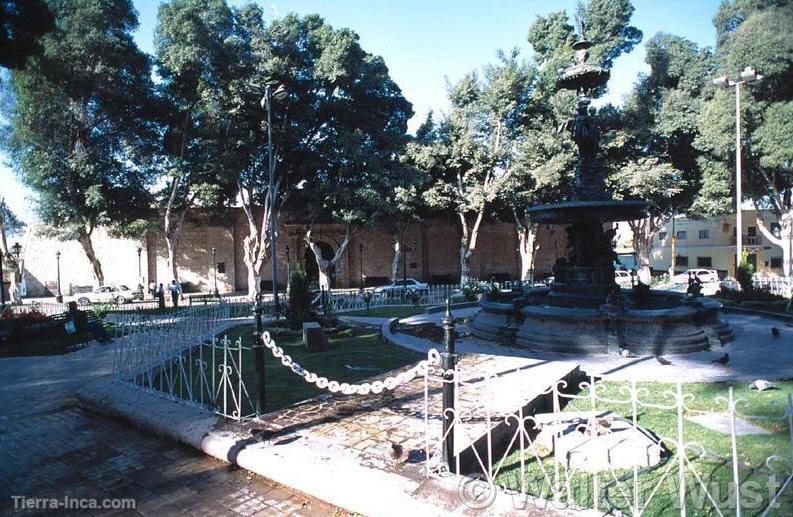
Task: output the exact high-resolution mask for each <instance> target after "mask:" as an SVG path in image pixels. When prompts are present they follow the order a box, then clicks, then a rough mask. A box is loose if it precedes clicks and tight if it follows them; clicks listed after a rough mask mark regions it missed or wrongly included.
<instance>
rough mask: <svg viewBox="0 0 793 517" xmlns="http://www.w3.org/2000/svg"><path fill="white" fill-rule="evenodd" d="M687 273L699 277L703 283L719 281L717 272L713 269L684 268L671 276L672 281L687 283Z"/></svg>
mask: <svg viewBox="0 0 793 517" xmlns="http://www.w3.org/2000/svg"><path fill="white" fill-rule="evenodd" d="M689 273H691V274H692V275H695V276H696V277H697V278H699V280H700V282H702V283H703V284H707V283H708V282H718V281H719V273H718V271H716V270H715V269H686V270H685V271H683V272H682V273H679V274H677V275H675V276H673V277H672V281H673V282H674V283H675V284H687V283H688V274H689Z"/></svg>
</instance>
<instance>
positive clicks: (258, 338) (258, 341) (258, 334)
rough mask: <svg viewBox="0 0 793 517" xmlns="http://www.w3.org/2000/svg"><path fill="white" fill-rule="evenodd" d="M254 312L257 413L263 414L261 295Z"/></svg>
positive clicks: (258, 297) (257, 297) (257, 298)
mask: <svg viewBox="0 0 793 517" xmlns="http://www.w3.org/2000/svg"><path fill="white" fill-rule="evenodd" d="M253 314H254V320H255V322H256V330H254V331H253V350H254V356H255V357H254V359H255V361H256V382H257V396H256V414H257V415H261V414H263V413H264V343H262V331H263V328H262V300H261V297H260V295H257V296H256V303H255V304H254V305H253ZM241 374H242V365H240V375H241Z"/></svg>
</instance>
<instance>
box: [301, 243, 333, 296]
mask: <svg viewBox="0 0 793 517" xmlns="http://www.w3.org/2000/svg"><path fill="white" fill-rule="evenodd" d="M316 244H317V246H319V249H320V251H321V252H322V258H323V259H325V260H331V259H332V258H333V255H335V252H334V251H333V247H332V246H331V245H330V244H328V243H327V242H317V243H316ZM303 258H304V261H303V262H304V267H305V268H306V278H307V279H308V283H309V285H311V286H312V288H317V289H319V266H318V265H317V259H316V257H314V252H313V251H312V250H311V248H309V247H306V252H305V255H304V257H303ZM328 276H329V277H330V278H329V280H330V286H331V287H335V286H336V273H335V271H334V268H332V267H331V268H330V270H329V271H328Z"/></svg>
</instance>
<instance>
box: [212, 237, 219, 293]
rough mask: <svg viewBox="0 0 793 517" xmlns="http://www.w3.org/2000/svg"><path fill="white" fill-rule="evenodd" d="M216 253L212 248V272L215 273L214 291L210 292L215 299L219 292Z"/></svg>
mask: <svg viewBox="0 0 793 517" xmlns="http://www.w3.org/2000/svg"><path fill="white" fill-rule="evenodd" d="M217 251H218V250H216V249H215V248H212V270H213V271H214V273H215V290H214V291H213V292H212V296H214V297H215V298H219V297H220V292H219V291H218V257H217Z"/></svg>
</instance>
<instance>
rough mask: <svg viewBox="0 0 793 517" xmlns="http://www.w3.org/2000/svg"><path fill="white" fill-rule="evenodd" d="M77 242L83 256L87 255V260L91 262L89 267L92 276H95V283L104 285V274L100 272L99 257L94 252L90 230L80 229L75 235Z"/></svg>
mask: <svg viewBox="0 0 793 517" xmlns="http://www.w3.org/2000/svg"><path fill="white" fill-rule="evenodd" d="M77 242H79V243H80V245H81V246H82V247H83V251H84V252H85V256H86V257H88V261H89V262H90V263H91V267H92V268H93V270H94V278H96V282H97V284H98V285H105V274H104V273H103V272H102V263H101V262H99V259H98V258H97V256H96V253H95V252H94V245H93V243H92V242H91V232H90V231H88V232H86V231H81V232H80V234H79V235H78V236H77Z"/></svg>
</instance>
